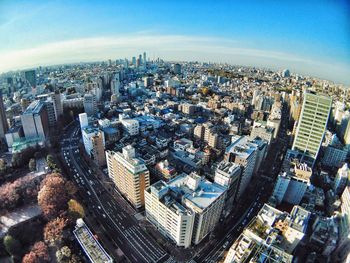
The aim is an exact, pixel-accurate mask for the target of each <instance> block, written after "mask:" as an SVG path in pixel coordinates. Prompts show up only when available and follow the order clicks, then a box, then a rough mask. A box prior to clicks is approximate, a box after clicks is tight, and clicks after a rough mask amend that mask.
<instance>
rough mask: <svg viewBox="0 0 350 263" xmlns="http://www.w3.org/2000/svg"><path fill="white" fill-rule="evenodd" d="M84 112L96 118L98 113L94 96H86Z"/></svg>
mask: <svg viewBox="0 0 350 263" xmlns="http://www.w3.org/2000/svg"><path fill="white" fill-rule="evenodd" d="M84 111H85V112H86V114H87V115H88V116H94V115H95V114H96V113H97V101H96V97H95V95H94V94H85V95H84Z"/></svg>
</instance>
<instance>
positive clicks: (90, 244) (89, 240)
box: [73, 219, 113, 263]
mask: <svg viewBox="0 0 350 263" xmlns="http://www.w3.org/2000/svg"><path fill="white" fill-rule="evenodd" d="M78 220H79V219H78ZM73 233H74V236H75V238H76V239H77V240H78V242H79V244H80V246H81V247H82V248H83V250H84V252H85V253H86V255H87V256H88V257H89V259H90V260H91V262H93V263H109V262H110V263H111V262H113V260H112V258H111V257H110V256H109V255H108V254H107V252H106V251H105V250H104V248H103V247H102V246H101V244H100V243H99V242H98V241H97V240H96V238H95V237H94V235H93V234H92V233H91V231H90V229H89V228H88V227H87V226H86V225H85V223H84V222H83V220H81V221H79V223H78V222H77V226H76V227H75V230H74V231H73Z"/></svg>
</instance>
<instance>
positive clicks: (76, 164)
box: [61, 123, 169, 262]
mask: <svg viewBox="0 0 350 263" xmlns="http://www.w3.org/2000/svg"><path fill="white" fill-rule="evenodd" d="M79 131H80V129H79V125H77V123H72V124H71V125H70V126H69V127H68V128H67V129H66V132H65V136H64V137H65V138H64V139H63V140H62V144H61V155H62V158H63V160H64V163H65V165H66V168H67V170H68V171H69V174H70V176H71V179H72V180H74V181H75V182H76V184H77V186H78V187H79V193H81V195H82V196H83V197H84V200H83V201H84V203H85V205H86V206H87V207H88V211H89V212H92V214H93V215H94V216H95V217H96V220H97V222H99V224H100V225H101V226H103V228H104V229H105V230H106V233H105V234H106V235H107V236H108V237H109V238H110V241H111V242H114V243H115V244H116V245H117V246H118V247H119V248H120V249H121V250H122V251H123V253H124V254H125V256H126V258H127V259H128V260H129V261H130V262H164V261H166V260H167V259H168V258H169V255H168V254H167V253H166V252H165V251H164V250H163V249H162V248H161V247H160V246H159V245H158V244H157V243H156V241H154V240H153V238H151V237H150V236H149V235H148V234H147V233H145V232H144V231H143V230H142V229H141V228H140V227H139V225H138V223H137V221H136V219H135V218H134V217H133V216H131V215H129V214H128V213H126V212H125V208H124V207H123V206H125V204H120V203H118V202H115V201H114V199H113V197H112V196H111V195H110V194H109V193H108V191H107V190H106V189H105V188H104V186H103V185H102V184H101V182H100V181H99V180H98V179H97V178H96V177H95V176H94V175H93V174H92V173H91V170H90V169H89V167H88V164H87V163H86V162H85V161H84V160H83V158H82V157H81V154H80V153H79V147H78V145H79V140H80V132H79Z"/></svg>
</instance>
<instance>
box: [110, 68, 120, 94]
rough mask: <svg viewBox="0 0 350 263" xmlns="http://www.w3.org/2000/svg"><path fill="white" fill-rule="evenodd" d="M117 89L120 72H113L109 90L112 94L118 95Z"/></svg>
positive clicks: (118, 87)
mask: <svg viewBox="0 0 350 263" xmlns="http://www.w3.org/2000/svg"><path fill="white" fill-rule="evenodd" d="M119 89H120V72H117V73H115V75H114V77H113V78H112V81H111V92H112V94H114V95H116V96H117V97H119Z"/></svg>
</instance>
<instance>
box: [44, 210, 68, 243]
mask: <svg viewBox="0 0 350 263" xmlns="http://www.w3.org/2000/svg"><path fill="white" fill-rule="evenodd" d="M66 227H67V219H64V218H62V217H58V218H55V219H53V220H51V221H50V222H48V223H47V224H46V225H45V227H44V240H45V242H46V243H49V244H51V245H57V244H58V243H60V242H61V241H62V239H63V233H64V230H65V228H66Z"/></svg>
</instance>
